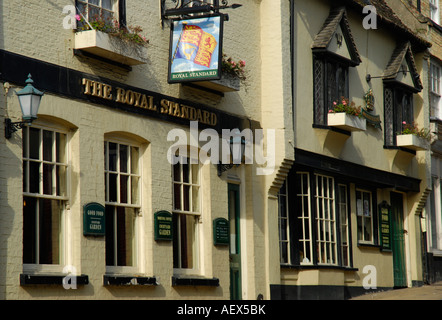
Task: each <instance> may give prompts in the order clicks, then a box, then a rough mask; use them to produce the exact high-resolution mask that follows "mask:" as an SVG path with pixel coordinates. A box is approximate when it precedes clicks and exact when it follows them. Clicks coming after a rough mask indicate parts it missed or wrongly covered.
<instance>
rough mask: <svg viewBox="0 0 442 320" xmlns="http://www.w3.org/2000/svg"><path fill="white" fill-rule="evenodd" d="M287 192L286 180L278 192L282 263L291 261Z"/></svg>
mask: <svg viewBox="0 0 442 320" xmlns="http://www.w3.org/2000/svg"><path fill="white" fill-rule="evenodd" d="M287 194H288V192H287V183H286V182H284V184H283V186H282V187H281V189H280V190H279V192H278V204H279V207H278V227H279V252H280V255H279V256H280V262H281V263H282V264H288V263H290V240H289V239H290V235H289V216H288V203H287V201H288V199H287Z"/></svg>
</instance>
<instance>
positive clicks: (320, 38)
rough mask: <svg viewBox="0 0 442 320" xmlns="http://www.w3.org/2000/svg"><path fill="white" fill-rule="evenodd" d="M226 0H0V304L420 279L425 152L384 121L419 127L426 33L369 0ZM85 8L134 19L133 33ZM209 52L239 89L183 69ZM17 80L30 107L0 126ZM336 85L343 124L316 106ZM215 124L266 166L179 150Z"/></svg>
mask: <svg viewBox="0 0 442 320" xmlns="http://www.w3.org/2000/svg"><path fill="white" fill-rule="evenodd" d="M238 3H240V4H241V5H242V6H241V7H238V5H236V4H235V3H233V1H232V2H230V1H228V3H227V2H225V1H222V2H221V3H220V1H216V0H214V1H210V0H207V1H177V2H174V1H168V0H165V1H153V2H152V3H149V4H146V3H145V2H143V1H124V0H99V1H91V0H77V1H70V2H68V3H65V2H64V1H60V0H57V1H55V2H54V1H52V2H51V3H49V2H42V3H41V2H38V6H37V2H35V1H22V0H19V1H14V3H12V2H5V3H4V4H3V7H2V13H4V14H3V18H2V21H1V27H0V34H1V36H0V73H1V75H0V80H1V83H2V89H1V90H2V93H3V94H2V95H0V99H1V101H0V130H2V131H3V129H5V135H1V136H0V163H1V165H0V181H1V183H0V214H1V215H0V216H1V219H0V228H1V232H0V243H2V245H1V246H0V299H38V298H44V299H48V298H58V299H71V298H72V299H257V298H258V299H261V298H262V299H318V298H325V299H331V298H338V299H346V298H349V297H352V296H355V295H358V294H363V293H364V292H367V291H369V290H384V289H391V288H394V287H404V286H413V285H419V284H420V283H422V281H423V276H422V269H423V267H422V251H421V245H422V241H421V229H420V228H421V224H420V215H419V213H420V212H419V209H420V208H421V207H422V206H423V203H425V201H426V200H427V198H426V197H427V196H428V193H427V192H425V190H426V189H428V187H429V186H430V180H431V179H429V177H430V175H429V174H428V172H429V161H428V159H427V158H428V157H429V152H428V151H427V149H426V148H425V146H424V147H422V146H418V145H415V144H414V145H413V144H408V145H405V144H403V143H407V142H401V139H399V134H398V132H399V131H401V129H402V128H401V124H402V123H403V122H404V121H405V122H406V123H411V122H412V121H414V122H415V123H416V124H417V125H418V126H419V127H420V128H421V127H423V128H427V127H428V126H429V124H428V119H429V114H428V110H429V108H428V100H427V99H426V97H425V95H423V94H422V91H423V87H424V85H425V83H426V82H424V81H426V78H425V77H422V73H423V71H425V70H426V69H425V68H426V67H425V64H424V63H423V60H424V58H425V52H426V50H427V48H428V47H429V44H428V43H427V42H426V41H424V40H422V39H421V38H420V37H418V36H416V35H414V34H413V33H412V32H411V31H410V30H409V29H408V28H407V27H406V26H405V25H404V24H403V23H401V21H400V20H399V19H398V18H397V17H396V16H395V15H394V14H393V12H392V11H391V9H390V8H389V7H388V6H387V5H386V4H385V3H384V1H381V0H377V1H374V0H372V1H371V3H372V4H373V5H374V6H375V7H376V9H377V20H376V21H377V29H366V28H364V25H363V19H364V18H365V17H366V14H363V7H364V5H365V3H364V1H359V0H357V1H356V0H355V1H350V0H348V1H327V0H309V1H304V0H302V1H297V0H295V1H288V0H261V1H256V0H242V1H238ZM69 5H71V6H69ZM72 5H74V8H72ZM66 6H67V7H66ZM37 9H38V10H37ZM33 15H34V16H35V19H32V17H33ZM77 15H78V16H77ZM97 15H98V16H99V17H105V18H108V17H111V19H112V20H114V21H115V23H114V26H115V25H117V26H118V28H121V27H122V28H123V31H124V30H125V27H126V26H127V27H128V28H129V27H130V26H140V27H141V29H142V30H143V31H142V33H141V34H142V36H141V37H140V38H137V41H138V42H141V44H144V45H145V46H139V45H132V44H129V43H128V42H126V41H124V39H119V38H116V37H114V36H111V35H109V34H108V33H106V32H103V31H108V32H109V31H112V30H105V28H104V27H103V25H102V24H100V20H99V21H96V19H95V17H96V16H97ZM257 17H259V18H257ZM192 19H200V20H201V19H202V20H203V22H205V23H206V24H204V23H202V24H198V23H200V22H201V21H197V20H192ZM54 21H57V23H54ZM306 21H308V23H306ZM72 23H74V24H75V25H74V26H72V27H71V25H72ZM24 26H26V32H24V31H23V28H24ZM195 26H196V27H195ZM97 29H99V30H97ZM129 29H130V28H129ZM100 30H101V31H100ZM119 30H120V31H121V29H119ZM131 30H132V31H133V30H135V31H140V28H135V29H131ZM392 30H393V31H392ZM195 34H197V35H195ZM144 36H145V37H146V38H147V39H148V40H149V42H148V43H145V42H146V41H145V40H144V38H143V37H144ZM128 37H131V36H130V34H129V36H128ZM203 38H204V40H205V41H202V42H201V39H203ZM195 39H199V40H195ZM195 41H197V42H198V43H197V44H195ZM213 43H217V44H219V45H220V46H221V45H222V51H220V52H218V51H216V48H215V49H213V47H212V45H213ZM200 47H202V48H203V49H204V50H202V51H200V49H201V48H200ZM212 49H213V50H212ZM199 53H201V54H199ZM223 53H225V54H227V56H231V57H232V58H233V61H239V60H243V61H245V62H246V70H247V79H246V81H245V83H244V82H240V84H239V85H238V83H237V82H233V83H232V81H229V80H228V79H225V75H223V77H222V78H221V79H216V78H219V74H218V72H219V70H218V69H216V68H214V69H213V68H212V69H211V68H210V67H207V68H208V69H201V66H203V65H205V64H206V63H207V61H208V60H209V61H211V60H212V59H208V57H213V59H214V60H215V61H216V60H217V59H218V63H220V59H221V56H222V54H223ZM188 61H191V62H193V65H195V64H198V65H199V67H198V68H197V69H192V70H190V71H189V70H188V69H181V68H180V67H182V65H181V64H178V62H186V63H187V64H189V62H188ZM196 61H198V63H195V62H196ZM175 63H176V64H175ZM186 63H185V65H186ZM207 64H208V63H207ZM208 65H209V64H208ZM210 65H211V64H210ZM231 66H232V64H231ZM175 68H176V69H175ZM207 70H209V71H207ZM200 76H203V77H205V78H203V79H201V78H194V77H200ZM182 80H186V81H182ZM26 81H27V82H26ZM31 81H33V82H31ZM28 84H32V85H33V86H34V87H35V88H37V89H38V90H40V91H42V92H44V95H43V96H42V98H41V103H40V108H39V110H38V117H37V119H35V120H33V121H32V123H31V124H30V125H29V123H28V125H23V126H21V128H20V129H18V130H17V131H14V130H15V127H14V130H8V129H11V124H10V122H12V123H16V122H20V121H21V118H22V117H24V113H23V112H22V111H21V108H20V104H19V101H18V99H17V93H20V92H23V91H22V90H24V89H25V86H27V85H28ZM369 89H372V90H371V91H370V90H369ZM341 96H344V97H345V98H348V99H349V103H350V102H354V103H356V105H357V106H358V105H361V106H362V108H363V109H364V110H363V111H361V113H362V116H361V117H360V118H359V117H357V118H356V119H354V118H351V119H350V121H349V120H348V119H347V117H344V120H342V115H340V114H339V113H338V112H337V113H334V112H330V110H331V107H332V106H334V104H333V102H334V101H335V100H338V99H341ZM338 104H340V102H339V101H337V105H338ZM333 116H337V117H338V118H339V116H341V119H332V118H333ZM17 127H20V126H19V125H18V124H17ZM223 129H228V130H229V131H230V132H232V130H234V129H239V130H241V131H243V132H246V131H247V130H249V131H247V132H252V133H253V134H252V136H251V137H250V136H249V137H248V138H249V140H246V141H245V144H246V147H247V146H248V147H250V146H251V145H252V146H253V149H254V151H256V150H258V151H259V149H260V148H262V151H263V152H264V154H267V158H266V160H267V163H265V162H262V161H256V160H257V159H253V161H250V162H249V163H248V162H247V161H246V160H244V162H246V163H245V164H240V163H236V164H233V165H232V164H226V163H223V164H222V165H218V164H219V163H213V162H210V161H209V162H198V161H195V160H197V158H198V155H201V151H204V152H207V151H208V150H207V143H208V142H209V140H214V141H218V142H219V146H220V153H222V151H223V150H225V148H221V146H224V147H225V146H226V145H227V149H228V146H229V142H230V141H232V142H233V140H234V139H229V138H228V137H226V138H223V136H222V132H223ZM259 130H262V131H259ZM259 132H263V135H261V136H260V135H259V134H258V133H259ZM215 136H218V137H219V139H217V138H215ZM210 138H212V139H210ZM253 138H254V139H253ZM252 140H253V142H254V143H253V144H251V143H250V141H252ZM211 142H212V141H211ZM215 149H216V148H215ZM215 149H210V150H209V151H210V155H216V153H217V152H216V150H215ZM246 149H247V148H246ZM249 149H250V148H249ZM186 151H187V152H186ZM258 153H259V152H258ZM256 154H257V153H256V152H254V153H253V155H256ZM195 155H196V156H195ZM246 155H247V153H246ZM248 155H249V156H250V153H249V154H248ZM272 156H273V157H272ZM172 160H180V161H176V162H175V161H172ZM248 160H250V159H248ZM228 162H229V161H228ZM273 168H274V170H273ZM266 169H269V170H266ZM257 172H261V173H260V174H257ZM395 235H397V236H398V237H395ZM396 238H399V240H398V241H396V240H395V239H396Z"/></svg>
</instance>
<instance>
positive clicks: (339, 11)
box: [312, 7, 361, 64]
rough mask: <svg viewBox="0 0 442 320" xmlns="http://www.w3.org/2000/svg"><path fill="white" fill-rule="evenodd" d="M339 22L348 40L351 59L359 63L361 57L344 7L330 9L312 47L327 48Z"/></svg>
mask: <svg viewBox="0 0 442 320" xmlns="http://www.w3.org/2000/svg"><path fill="white" fill-rule="evenodd" d="M341 23H342V24H341ZM340 24H341V26H342V28H343V30H342V31H343V32H344V33H345V38H346V39H347V41H349V50H350V54H351V56H352V61H353V62H354V63H356V64H359V63H361V57H360V55H359V52H358V50H357V48H356V44H355V42H354V39H353V36H352V34H351V30H350V26H349V23H348V18H347V12H346V10H345V7H339V8H333V9H331V10H330V14H329V16H328V17H327V19H326V20H325V22H324V25H323V26H322V28H321V31H319V33H318V34H317V35H316V36H315V39H314V40H313V44H312V49H327V47H328V45H329V43H330V41H331V39H332V38H333V35H334V34H335V32H336V30H337V28H338V26H339V25H340Z"/></svg>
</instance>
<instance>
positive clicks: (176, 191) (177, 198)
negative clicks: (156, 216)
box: [173, 183, 181, 210]
mask: <svg viewBox="0 0 442 320" xmlns="http://www.w3.org/2000/svg"><path fill="white" fill-rule="evenodd" d="M173 200H174V201H173V203H174V209H175V210H181V185H180V184H177V183H175V184H174V185H173Z"/></svg>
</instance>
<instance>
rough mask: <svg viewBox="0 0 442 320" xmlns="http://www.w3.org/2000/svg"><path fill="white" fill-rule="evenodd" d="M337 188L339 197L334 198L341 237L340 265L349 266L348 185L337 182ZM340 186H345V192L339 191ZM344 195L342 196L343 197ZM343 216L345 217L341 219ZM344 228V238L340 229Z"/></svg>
mask: <svg viewBox="0 0 442 320" xmlns="http://www.w3.org/2000/svg"><path fill="white" fill-rule="evenodd" d="M338 188H339V197H338V199H337V200H336V201H337V202H338V214H339V224H340V229H339V234H340V237H341V243H340V249H341V258H342V266H344V267H350V266H351V260H350V258H351V255H350V231H351V230H350V227H349V226H350V221H349V220H350V219H349V210H348V207H349V206H348V204H349V201H348V186H347V185H346V184H338ZM341 188H345V192H341ZM343 196H344V197H343ZM343 218H345V219H343ZM343 229H345V233H346V235H347V237H346V238H345V239H344V237H343V232H342V230H343ZM344 255H345V256H346V258H347V263H344V261H345V260H344Z"/></svg>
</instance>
